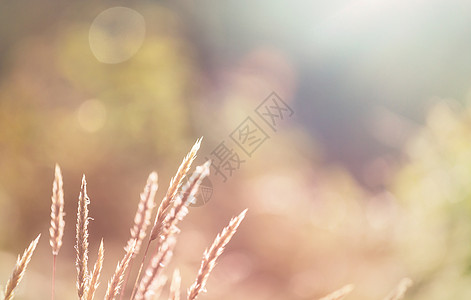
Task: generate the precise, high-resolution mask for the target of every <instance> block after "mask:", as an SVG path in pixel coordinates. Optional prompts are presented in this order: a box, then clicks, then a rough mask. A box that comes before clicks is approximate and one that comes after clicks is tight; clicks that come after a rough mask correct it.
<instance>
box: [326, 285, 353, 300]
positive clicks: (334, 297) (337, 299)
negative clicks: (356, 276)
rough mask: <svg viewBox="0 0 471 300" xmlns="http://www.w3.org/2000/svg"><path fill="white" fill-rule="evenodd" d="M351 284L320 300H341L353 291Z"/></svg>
mask: <svg viewBox="0 0 471 300" xmlns="http://www.w3.org/2000/svg"><path fill="white" fill-rule="evenodd" d="M353 288H354V286H353V284H348V285H346V286H344V287H343V288H341V289H338V290H336V291H335V292H333V293H331V294H329V295H327V296H325V297H323V298H321V299H320V300H341V299H343V298H345V297H346V296H347V295H348V294H350V293H351V292H352V291H353Z"/></svg>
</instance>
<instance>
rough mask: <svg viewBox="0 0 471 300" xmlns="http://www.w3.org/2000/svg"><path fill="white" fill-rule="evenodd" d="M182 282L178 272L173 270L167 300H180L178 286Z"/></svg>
mask: <svg viewBox="0 0 471 300" xmlns="http://www.w3.org/2000/svg"><path fill="white" fill-rule="evenodd" d="M181 282H182V277H181V276H180V271H179V270H178V269H175V271H173V277H172V283H171V284H170V294H169V296H168V300H180V286H181Z"/></svg>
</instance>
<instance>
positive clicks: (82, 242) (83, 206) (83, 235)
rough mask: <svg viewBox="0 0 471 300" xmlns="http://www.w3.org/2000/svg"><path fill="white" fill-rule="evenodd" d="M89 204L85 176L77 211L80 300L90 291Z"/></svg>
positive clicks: (76, 263)
mask: <svg viewBox="0 0 471 300" xmlns="http://www.w3.org/2000/svg"><path fill="white" fill-rule="evenodd" d="M88 204H90V199H89V198H88V195H87V181H86V180H85V175H83V177H82V187H81V190H80V195H79V199H78V209H77V233H76V234H77V235H76V244H75V250H76V252H77V259H76V262H75V265H76V267H77V293H78V296H79V299H85V296H86V295H87V290H88V282H89V274H88V273H89V272H88Z"/></svg>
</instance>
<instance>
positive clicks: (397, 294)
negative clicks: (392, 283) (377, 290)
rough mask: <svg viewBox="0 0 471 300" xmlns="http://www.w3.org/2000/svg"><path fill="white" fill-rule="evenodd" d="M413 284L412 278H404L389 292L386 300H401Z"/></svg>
mask: <svg viewBox="0 0 471 300" xmlns="http://www.w3.org/2000/svg"><path fill="white" fill-rule="evenodd" d="M411 285H412V280H411V279H410V278H403V279H402V280H401V281H400V282H399V284H398V285H397V287H396V288H395V289H394V290H393V291H392V292H391V293H389V295H388V296H386V298H384V300H399V299H402V298H403V297H404V295H405V294H406V291H407V289H408V288H409V287H410V286H411Z"/></svg>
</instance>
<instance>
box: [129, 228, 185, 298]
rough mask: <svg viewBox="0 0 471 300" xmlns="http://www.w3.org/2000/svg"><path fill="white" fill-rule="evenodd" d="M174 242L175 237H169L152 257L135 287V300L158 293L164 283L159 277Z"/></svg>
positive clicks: (169, 256) (170, 253)
mask: <svg viewBox="0 0 471 300" xmlns="http://www.w3.org/2000/svg"><path fill="white" fill-rule="evenodd" d="M175 243H176V240H175V238H173V237H171V238H169V239H168V240H167V242H165V243H164V244H162V246H161V247H160V248H159V249H158V250H157V252H156V253H155V255H154V256H153V257H152V259H151V262H150V264H149V266H148V267H147V269H146V272H145V275H144V277H143V278H142V280H141V282H140V284H139V288H138V289H137V293H136V298H135V299H136V300H150V299H153V298H154V297H155V295H156V294H157V293H160V290H161V289H162V286H163V284H165V282H164V281H163V279H162V278H161V277H162V276H163V275H162V271H163V268H164V267H165V266H166V265H167V263H168V262H169V261H170V258H171V257H172V251H173V248H174V247H175Z"/></svg>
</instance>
